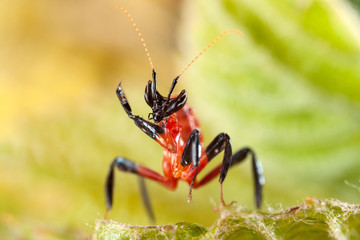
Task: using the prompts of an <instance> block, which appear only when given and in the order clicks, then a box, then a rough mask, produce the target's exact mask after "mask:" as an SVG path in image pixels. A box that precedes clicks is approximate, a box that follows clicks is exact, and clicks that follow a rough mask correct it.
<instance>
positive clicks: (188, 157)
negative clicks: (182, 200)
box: [180, 129, 201, 201]
mask: <svg viewBox="0 0 360 240" xmlns="http://www.w3.org/2000/svg"><path fill="white" fill-rule="evenodd" d="M199 139H200V133H199V130H197V129H194V130H193V131H192V132H191V134H190V136H189V139H188V140H187V142H186V145H185V148H184V151H183V153H182V155H181V159H180V163H181V165H182V166H183V167H185V166H188V165H190V164H192V166H193V169H194V168H196V171H195V173H194V176H193V177H192V180H191V184H190V189H189V195H188V201H191V199H192V195H191V192H192V188H193V185H194V181H195V179H196V176H197V174H198V172H199V161H200V154H201V145H200V140H199Z"/></svg>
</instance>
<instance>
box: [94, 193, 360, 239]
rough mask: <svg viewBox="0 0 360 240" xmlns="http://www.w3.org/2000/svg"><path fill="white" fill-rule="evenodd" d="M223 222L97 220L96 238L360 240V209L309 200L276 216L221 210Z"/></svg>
mask: <svg viewBox="0 0 360 240" xmlns="http://www.w3.org/2000/svg"><path fill="white" fill-rule="evenodd" d="M217 211H219V213H220V218H219V219H218V220H216V221H215V223H214V224H213V225H212V226H210V227H208V228H205V227H203V226H202V225H200V224H193V223H186V222H181V223H177V224H174V225H164V226H132V225H128V224H122V223H117V222H114V221H108V220H98V221H97V222H96V227H95V235H94V238H95V239H97V240H100V239H102V240H110V239H176V240H180V239H194V240H195V239H199V240H200V239H223V240H232V239H234V240H235V239H248V240H250V239H253V240H260V239H264V240H275V239H284V240H287V239H289V240H290V239H292V240H293V239H307V240H312V239H324V240H325V239H333V240H336V239H349V240H350V239H359V238H360V228H359V226H360V206H359V205H352V204H348V203H344V202H340V201H338V200H333V199H327V200H324V201H320V200H318V199H316V198H314V197H308V198H307V199H306V200H305V202H304V203H302V204H300V205H298V206H296V207H292V208H289V209H286V210H283V211H278V212H276V213H270V214H269V213H263V212H256V211H253V210H249V209H246V208H243V207H240V206H237V207H236V206H231V207H220V208H219V209H218V210H217Z"/></svg>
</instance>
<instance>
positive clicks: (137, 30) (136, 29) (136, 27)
mask: <svg viewBox="0 0 360 240" xmlns="http://www.w3.org/2000/svg"><path fill="white" fill-rule="evenodd" d="M114 8H116V9H120V10H121V11H123V12H124V13H125V14H126V16H127V17H128V18H129V19H130V21H131V24H132V25H133V26H134V28H135V31H136V33H137V34H138V36H139V38H140V41H141V43H142V45H143V47H144V50H145V53H146V56H147V57H148V60H149V63H150V66H151V69H152V70H153V73H154V72H155V71H154V65H153V62H152V60H151V57H150V52H149V50H148V48H147V46H146V43H145V40H144V38H143V36H142V34H141V32H140V29H139V27H138V26H137V25H136V23H135V21H134V18H133V17H132V16H131V15H130V13H129V12H128V11H127V10H126V9H125V8H123V7H121V6H115V7H114Z"/></svg>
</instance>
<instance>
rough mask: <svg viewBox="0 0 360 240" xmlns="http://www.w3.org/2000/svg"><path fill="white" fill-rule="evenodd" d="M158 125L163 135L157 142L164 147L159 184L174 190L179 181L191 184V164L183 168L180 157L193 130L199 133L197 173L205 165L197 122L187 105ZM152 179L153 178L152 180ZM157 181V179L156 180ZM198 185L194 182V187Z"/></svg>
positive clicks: (205, 160)
mask: <svg viewBox="0 0 360 240" xmlns="http://www.w3.org/2000/svg"><path fill="white" fill-rule="evenodd" d="M159 125H165V127H164V130H165V133H164V134H162V135H161V139H159V140H157V142H158V143H159V144H160V145H162V146H163V147H164V151H163V172H164V177H163V179H162V180H160V182H162V183H163V184H164V185H165V186H167V187H168V188H170V189H175V188H176V186H177V182H178V180H179V179H182V180H183V181H186V182H188V183H189V184H190V183H191V180H192V178H193V176H194V174H195V170H194V169H192V164H190V165H189V166H185V167H183V166H182V165H181V162H180V161H181V156H182V153H183V151H184V148H185V145H186V143H187V140H188V139H189V136H190V134H191V132H192V131H193V130H194V129H197V130H199V132H200V139H199V140H200V146H201V158H200V163H199V171H201V169H202V168H204V167H205V165H206V164H207V156H206V153H205V149H204V145H203V135H202V133H201V131H200V126H199V122H198V120H197V119H196V117H195V115H194V112H193V110H192V109H191V108H190V107H189V105H187V104H186V105H185V106H184V107H183V108H182V109H181V110H180V111H178V112H176V113H174V114H172V115H171V116H170V117H169V118H168V119H166V120H163V121H162V122H161V123H160V124H159ZM153 179H154V178H153ZM156 180H158V181H159V179H156ZM197 185H198V184H197V183H196V182H195V183H194V187H196V186H197Z"/></svg>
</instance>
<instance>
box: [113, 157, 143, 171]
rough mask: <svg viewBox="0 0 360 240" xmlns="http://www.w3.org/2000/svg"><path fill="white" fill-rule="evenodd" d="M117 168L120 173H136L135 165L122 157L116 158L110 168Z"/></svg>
mask: <svg viewBox="0 0 360 240" xmlns="http://www.w3.org/2000/svg"><path fill="white" fill-rule="evenodd" d="M114 167H117V168H118V169H119V170H120V171H124V172H131V173H137V172H138V171H137V164H136V163H134V162H132V161H130V160H127V159H126V158H123V157H116V158H115V159H114V161H113V163H112V164H111V168H114Z"/></svg>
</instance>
